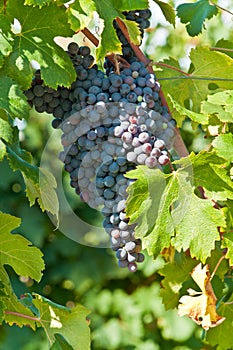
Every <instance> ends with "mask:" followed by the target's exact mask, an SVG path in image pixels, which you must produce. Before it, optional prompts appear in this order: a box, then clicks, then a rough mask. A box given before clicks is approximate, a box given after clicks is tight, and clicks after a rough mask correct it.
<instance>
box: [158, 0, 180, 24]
mask: <svg viewBox="0 0 233 350" xmlns="http://www.w3.org/2000/svg"><path fill="white" fill-rule="evenodd" d="M154 2H155V3H156V4H157V5H159V7H160V8H161V11H162V13H163V15H164V17H165V18H166V20H167V21H168V22H169V23H171V24H173V26H174V27H175V24H176V14H175V11H174V9H173V8H172V7H171V5H169V4H167V3H166V2H163V1H160V0H154Z"/></svg>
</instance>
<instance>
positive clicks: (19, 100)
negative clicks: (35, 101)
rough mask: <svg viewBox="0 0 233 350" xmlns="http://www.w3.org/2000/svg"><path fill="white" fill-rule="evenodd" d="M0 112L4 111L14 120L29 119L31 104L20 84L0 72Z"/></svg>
mask: <svg viewBox="0 0 233 350" xmlns="http://www.w3.org/2000/svg"><path fill="white" fill-rule="evenodd" d="M0 80H1V84H0V111H1V110H4V111H5V112H7V113H9V114H10V116H11V117H12V118H14V117H17V118H19V119H22V118H25V119H26V118H27V116H28V112H29V109H30V107H29V104H28V102H27V99H26V96H25V95H24V94H23V92H22V90H21V89H20V87H19V86H18V84H17V83H16V82H15V81H14V80H12V79H11V78H9V77H8V76H6V75H4V74H3V73H2V72H1V71H0Z"/></svg>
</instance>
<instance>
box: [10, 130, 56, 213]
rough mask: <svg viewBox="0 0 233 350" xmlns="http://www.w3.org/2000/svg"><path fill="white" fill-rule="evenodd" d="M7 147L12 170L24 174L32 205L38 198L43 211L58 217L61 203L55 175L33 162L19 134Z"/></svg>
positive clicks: (27, 192) (27, 193)
mask: <svg viewBox="0 0 233 350" xmlns="http://www.w3.org/2000/svg"><path fill="white" fill-rule="evenodd" d="M6 149H7V158H8V161H9V164H10V166H11V168H12V170H14V171H16V170H20V171H21V173H22V175H23V178H24V182H25V185H26V195H27V197H28V200H29V202H30V205H33V204H34V203H35V201H36V199H37V201H38V204H39V205H40V208H41V210H42V211H44V210H48V211H49V212H51V213H52V214H54V215H56V217H58V210H59V203H58V198H57V194H56V190H55V189H56V180H55V179H54V177H53V175H52V174H51V173H49V172H48V171H46V170H45V169H43V168H38V167H37V166H35V165H33V164H32V157H31V154H30V153H29V152H26V151H25V150H23V149H21V148H20V146H19V143H18V140H17V135H15V137H14V142H13V143H12V145H10V146H7V147H6Z"/></svg>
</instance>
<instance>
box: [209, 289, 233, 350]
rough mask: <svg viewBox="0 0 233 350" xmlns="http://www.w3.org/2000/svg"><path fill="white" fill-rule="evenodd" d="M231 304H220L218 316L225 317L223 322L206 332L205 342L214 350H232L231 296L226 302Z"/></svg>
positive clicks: (232, 299)
mask: <svg viewBox="0 0 233 350" xmlns="http://www.w3.org/2000/svg"><path fill="white" fill-rule="evenodd" d="M228 302H229V303H231V304H226V303H221V304H220V306H219V308H218V314H219V315H221V316H223V317H225V318H226V319H225V321H224V322H223V323H222V324H220V325H218V326H217V327H216V328H211V329H209V331H208V332H207V335H206V340H207V341H208V343H209V344H210V345H212V346H213V347H215V346H216V345H217V347H216V350H226V349H231V348H232V338H231V336H230V334H231V332H232V314H233V296H231V298H230V299H229V300H228Z"/></svg>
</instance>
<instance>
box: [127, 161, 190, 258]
mask: <svg viewBox="0 0 233 350" xmlns="http://www.w3.org/2000/svg"><path fill="white" fill-rule="evenodd" d="M129 176H130V178H134V179H137V180H136V181H135V182H134V183H133V184H132V185H131V186H130V187H129V197H128V200H127V208H126V213H127V215H129V216H130V222H131V223H133V222H136V223H137V226H136V229H135V233H136V236H137V237H138V238H143V239H142V243H143V247H144V248H146V249H147V250H148V253H149V254H150V255H151V254H153V255H154V256H155V257H156V256H157V255H158V254H159V253H160V251H161V250H162V249H164V248H166V247H169V245H170V242H171V237H172V235H173V234H174V228H175V226H176V224H177V222H179V221H180V218H181V217H182V216H183V215H184V214H185V211H186V210H187V203H188V201H189V196H190V195H189V193H190V188H191V184H190V183H189V182H188V181H187V176H188V172H187V173H183V170H182V169H179V170H178V171H176V172H175V171H174V172H173V173H172V174H170V175H167V176H166V175H165V174H163V173H162V172H161V171H159V170H151V169H146V168H145V167H138V168H137V170H136V171H131V172H129V173H128V174H127V177H129ZM165 177H168V183H167V184H166V181H165ZM175 202H176V212H174V211H172V209H171V208H172V206H173V205H174V203H175ZM140 203H142V204H141V205H140ZM173 212H174V214H175V216H173Z"/></svg>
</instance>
